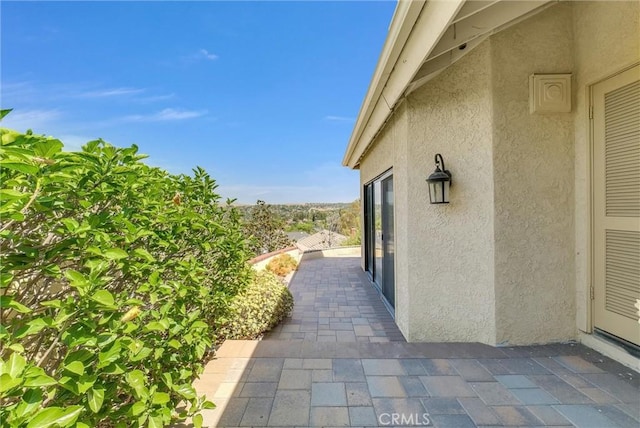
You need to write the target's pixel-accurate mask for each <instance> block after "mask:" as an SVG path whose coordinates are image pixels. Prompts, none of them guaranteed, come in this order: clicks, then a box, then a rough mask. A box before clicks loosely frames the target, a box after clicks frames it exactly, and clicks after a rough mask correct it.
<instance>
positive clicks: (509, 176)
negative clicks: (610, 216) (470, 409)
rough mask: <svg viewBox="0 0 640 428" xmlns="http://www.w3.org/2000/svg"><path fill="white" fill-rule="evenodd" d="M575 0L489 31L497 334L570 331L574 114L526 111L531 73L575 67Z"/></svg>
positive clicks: (505, 337) (561, 336)
mask: <svg viewBox="0 0 640 428" xmlns="http://www.w3.org/2000/svg"><path fill="white" fill-rule="evenodd" d="M572 41H573V34H572V13H571V4H569V3H561V4H558V5H556V6H554V7H552V8H550V9H547V10H546V11H544V12H542V13H540V14H538V15H535V16H534V17H532V18H531V19H528V20H526V21H524V22H522V23H520V24H518V25H515V26H513V27H511V28H508V29H506V30H504V31H502V32H500V33H498V34H496V35H494V36H492V37H491V63H492V64H491V68H492V71H493V76H492V77H493V91H492V95H493V109H494V110H493V111H494V115H493V165H494V170H493V180H494V189H495V193H494V240H495V295H496V342H497V343H498V344H510V345H518V344H530V343H545V342H558V341H562V340H568V339H573V338H575V337H576V328H575V322H574V318H575V316H574V314H575V292H574V284H575V282H574V280H573V278H574V257H573V241H574V239H573V238H574V224H573V218H574V195H573V176H574V175H573V159H574V153H573V115H572V114H571V113H553V114H533V115H532V114H530V113H529V82H528V79H529V76H530V75H531V74H534V73H540V74H552V73H571V71H572V69H573V55H572Z"/></svg>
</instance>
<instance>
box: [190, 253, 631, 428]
mask: <svg viewBox="0 0 640 428" xmlns="http://www.w3.org/2000/svg"><path fill="white" fill-rule="evenodd" d="M290 287H291V291H292V293H293V295H294V298H295V302H296V303H295V304H296V306H295V309H294V312H293V314H292V316H291V318H289V319H287V320H286V321H285V322H284V323H283V324H281V325H280V326H279V327H277V328H276V329H275V330H273V331H272V333H271V334H269V335H268V336H267V337H265V339H264V340H262V341H227V342H225V343H224V345H223V346H222V347H221V349H220V350H219V352H218V354H217V359H215V360H213V361H212V362H210V363H209V365H208V366H207V367H206V368H205V372H204V374H203V375H202V376H201V377H200V379H199V380H198V381H197V382H196V383H195V387H196V389H197V390H198V392H199V393H206V394H207V397H208V398H209V399H211V400H213V401H214V402H215V403H216V404H217V406H218V407H217V408H216V409H213V410H205V411H204V412H203V415H204V424H205V425H206V426H224V427H233V426H282V427H285V426H297V427H306V426H358V427H369V426H436V427H473V426H577V427H634V428H637V427H638V426H639V425H640V406H639V405H638V404H639V400H640V386H639V381H638V379H639V377H638V373H636V372H633V371H632V370H630V369H628V368H626V367H624V366H622V365H620V364H618V363H616V362H614V361H612V360H610V359H608V358H607V357H604V356H602V355H601V354H599V353H597V352H595V351H593V350H591V349H589V348H586V347H584V346H582V345H579V344H558V345H546V346H528V347H512V348H494V347H491V346H487V345H482V344H478V343H464V344H460V343H407V342H406V341H404V339H403V338H402V336H401V335H400V332H399V331H398V330H397V328H396V327H395V324H394V323H393V320H392V319H391V316H390V315H389V313H388V312H387V311H386V309H385V308H384V306H383V305H382V303H381V302H380V299H379V297H378V295H377V293H376V291H375V290H374V289H373V288H372V287H371V285H370V283H369V281H368V279H367V278H366V277H365V275H364V273H362V271H361V270H360V267H359V259H356V258H322V259H316V260H307V261H303V262H302V263H301V265H300V267H299V270H298V272H297V273H296V275H295V276H294V278H293V280H292V282H291V285H290Z"/></svg>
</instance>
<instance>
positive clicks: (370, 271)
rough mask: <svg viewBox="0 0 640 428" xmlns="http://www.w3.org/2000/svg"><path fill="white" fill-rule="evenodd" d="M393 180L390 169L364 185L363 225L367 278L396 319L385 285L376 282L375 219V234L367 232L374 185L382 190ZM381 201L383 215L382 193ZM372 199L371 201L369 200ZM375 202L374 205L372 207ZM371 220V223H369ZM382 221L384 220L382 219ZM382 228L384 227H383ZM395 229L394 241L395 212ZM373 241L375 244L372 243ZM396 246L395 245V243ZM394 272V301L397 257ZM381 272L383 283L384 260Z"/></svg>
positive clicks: (372, 207) (371, 213)
mask: <svg viewBox="0 0 640 428" xmlns="http://www.w3.org/2000/svg"><path fill="white" fill-rule="evenodd" d="M389 177H391V178H393V168H389V169H388V170H386V171H384V172H383V173H382V174H380V175H378V176H376V177H375V178H373V179H371V180H369V181H367V182H366V183H364V185H363V186H362V194H363V195H364V197H363V203H362V206H363V216H362V218H363V225H364V231H363V238H364V239H363V248H364V251H363V255H364V267H365V272H366V273H367V276H368V277H369V280H370V281H371V284H372V286H373V288H374V289H375V290H376V291H377V292H378V294H379V295H380V297H381V299H382V301H383V302H384V304H385V306H386V307H387V310H388V311H389V312H390V313H391V315H392V316H393V317H394V319H395V306H391V304H390V303H389V302H388V301H387V299H386V297H385V296H384V294H383V292H382V289H383V287H384V285H383V284H377V283H376V282H375V278H376V272H375V264H376V263H375V236H374V235H375V218H374V219H373V224H374V231H373V233H371V232H370V231H369V230H367V228H368V226H369V225H370V221H371V218H372V215H373V212H374V211H375V206H374V205H375V202H376V201H375V200H374V199H375V196H374V195H375V191H374V190H373V186H374V183H376V182H380V187H381V189H382V182H383V181H384V180H385V179H387V178H389ZM369 186H372V188H371V193H368V190H367V188H368V187H369ZM380 196H381V200H380V206H381V210H380V212H381V213H382V202H383V200H384V196H383V195H382V193H381V195H380ZM369 198H371V199H369ZM393 199H394V200H393V206H394V210H395V189H394V193H393ZM372 202H373V205H372ZM369 208H370V209H371V211H370V212H367V209H369ZM368 220H369V221H368ZM381 220H382V219H381ZM381 227H382V225H381ZM393 229H394V239H395V230H396V216H395V212H394V216H393ZM372 240H373V242H371V241H372ZM394 244H395V243H394ZM372 245H373V251H374V254H373V263H371V264H372V265H370V263H369V256H370V255H369V254H368V253H367V252H368V251H370V250H371V246H372ZM381 250H382V251H383V250H384V241H383V243H382V249H381ZM383 257H384V251H383ZM393 264H394V266H393V272H394V279H393V293H394V301H395V300H396V299H395V296H396V291H397V290H396V280H395V276H396V275H395V273H396V257H395V256H394V258H393ZM380 269H381V272H380V278H381V281H383V280H384V276H383V275H384V274H383V273H382V271H383V270H384V260H383V261H382V262H381V266H380Z"/></svg>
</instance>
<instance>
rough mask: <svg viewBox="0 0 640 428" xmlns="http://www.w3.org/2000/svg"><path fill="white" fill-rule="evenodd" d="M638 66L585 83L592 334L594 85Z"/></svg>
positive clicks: (591, 324) (590, 319) (591, 323)
mask: <svg viewBox="0 0 640 428" xmlns="http://www.w3.org/2000/svg"><path fill="white" fill-rule="evenodd" d="M637 66H640V62H638V61H634V62H633V63H631V64H627V65H625V66H623V67H621V68H619V69H617V70H616V71H614V72H609V73H607V74H606V75H603V76H601V77H599V78H597V79H594V80H591V81H589V82H587V83H586V84H585V92H586V96H585V101H586V103H585V104H586V115H585V122H586V126H587V129H588V138H589V142H588V150H589V156H588V165H587V173H588V186H589V188H588V192H587V198H588V200H587V206H588V210H589V211H588V214H587V217H588V222H589V226H588V227H589V228H588V230H589V235H588V236H587V243H586V244H587V248H588V257H587V266H586V267H587V284H586V288H587V290H586V292H587V296H588V298H587V304H586V310H587V314H586V315H587V320H586V322H587V327H588V329H587V331H586V333H589V334H594V333H595V332H596V327H595V310H596V305H595V303H594V293H595V277H596V275H595V268H596V259H595V258H596V249H595V239H594V237H595V234H596V230H595V227H596V225H595V210H596V206H595V198H594V193H595V189H596V184H595V166H594V165H595V156H596V153H595V137H596V136H595V126H594V122H595V121H594V115H593V105H594V87H595V86H596V85H597V84H599V83H602V82H604V81H606V80H608V79H611V78H613V77H615V76H617V75H619V74H622V73H624V72H626V71H628V70H630V69H632V68H634V67H637ZM616 342H617V341H616Z"/></svg>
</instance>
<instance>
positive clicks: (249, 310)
mask: <svg viewBox="0 0 640 428" xmlns="http://www.w3.org/2000/svg"><path fill="white" fill-rule="evenodd" d="M292 308H293V296H292V295H291V292H290V291H289V289H288V288H287V287H286V286H285V285H283V284H282V282H280V280H279V279H278V277H276V276H275V275H273V274H272V273H270V272H266V271H262V272H259V273H257V274H256V277H255V280H254V281H253V282H252V283H251V284H250V285H249V286H248V287H247V288H246V289H245V290H244V291H243V292H241V293H240V294H238V295H237V296H236V297H235V298H234V300H233V302H232V303H231V316H230V318H229V321H228V322H227V323H226V324H225V325H224V326H222V328H221V334H222V335H224V336H225V337H226V338H227V339H256V338H257V337H259V336H260V335H261V334H262V333H264V332H267V331H269V330H271V329H272V328H273V327H275V326H276V325H278V323H279V322H280V321H282V320H283V319H284V318H285V317H287V316H289V314H290V313H291V309H292Z"/></svg>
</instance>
